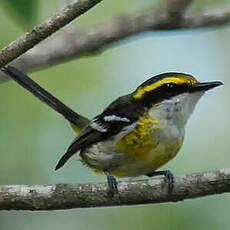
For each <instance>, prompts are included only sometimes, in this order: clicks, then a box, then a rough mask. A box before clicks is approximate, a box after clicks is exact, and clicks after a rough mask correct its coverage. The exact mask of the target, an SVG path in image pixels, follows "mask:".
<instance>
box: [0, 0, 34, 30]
mask: <svg viewBox="0 0 230 230" xmlns="http://www.w3.org/2000/svg"><path fill="white" fill-rule="evenodd" d="M1 1H2V2H4V3H5V5H6V6H9V10H11V11H12V12H13V14H14V15H15V16H16V17H17V19H19V20H21V23H22V24H23V25H24V26H30V25H31V24H33V22H34V21H35V19H36V15H37V6H38V4H37V3H38V0H1Z"/></svg>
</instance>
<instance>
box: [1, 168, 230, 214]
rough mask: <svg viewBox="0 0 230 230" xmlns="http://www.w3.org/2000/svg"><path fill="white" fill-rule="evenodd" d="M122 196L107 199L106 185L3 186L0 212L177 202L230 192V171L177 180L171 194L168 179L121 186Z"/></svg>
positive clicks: (195, 175) (154, 179)
mask: <svg viewBox="0 0 230 230" xmlns="http://www.w3.org/2000/svg"><path fill="white" fill-rule="evenodd" d="M118 190H119V192H118V194H116V195H115V196H114V197H113V198H111V197H109V196H108V195H107V185H106V184H104V183H92V184H91V183H89V184H55V185H1V186H0V210H34V211H35V210H57V209H71V208H88V207H102V206H121V205H137V204H153V203H163V202H177V201H182V200H185V199H191V198H198V197H203V196H208V195H214V194H220V193H226V192H230V168H228V169H221V170H218V171H213V172H206V173H196V174H191V175H182V176H176V177H175V183H174V188H173V190H172V191H171V192H169V190H168V184H167V182H166V181H165V180H164V179H160V178H159V179H156V178H151V179H149V180H139V181H132V182H119V183H118Z"/></svg>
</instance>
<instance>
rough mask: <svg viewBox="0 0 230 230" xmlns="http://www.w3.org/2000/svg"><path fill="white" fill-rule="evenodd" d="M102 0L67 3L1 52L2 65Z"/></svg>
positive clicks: (0, 62) (0, 61)
mask: <svg viewBox="0 0 230 230" xmlns="http://www.w3.org/2000/svg"><path fill="white" fill-rule="evenodd" d="M100 1H101V0H78V1H76V2H75V3H72V4H69V5H67V6H66V7H65V8H64V9H62V10H61V11H60V12H59V13H56V14H55V15H54V16H52V17H51V18H49V19H48V20H46V21H44V22H43V23H41V24H40V25H38V26H36V27H34V28H33V29H32V30H31V31H30V32H28V33H26V34H24V35H22V36H21V37H19V38H18V39H16V40H15V41H13V42H12V43H10V44H9V45H8V46H7V47H5V48H4V49H3V50H2V51H1V52H0V67H3V66H4V65H6V64H7V63H9V62H10V61H12V60H13V59H15V58H17V57H18V56H20V55H21V54H23V53H25V52H26V51H27V50H29V49H31V48H32V47H34V46H35V45H36V44H38V43H39V42H41V41H42V40H44V39H45V38H47V37H48V36H50V35H51V34H53V33H54V32H56V31H57V30H59V29H60V28H62V27H63V26H65V25H66V24H68V23H70V22H71V21H72V20H73V19H75V18H76V17H78V16H80V15H81V14H83V13H85V12H86V11H87V10H89V9H90V8H91V7H93V6H95V5H96V4H97V3H99V2H100Z"/></svg>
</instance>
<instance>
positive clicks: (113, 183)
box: [104, 171, 118, 197]
mask: <svg viewBox="0 0 230 230" xmlns="http://www.w3.org/2000/svg"><path fill="white" fill-rule="evenodd" d="M104 173H105V175H106V177H107V183H108V195H109V196H110V197H113V196H114V194H115V193H118V188H117V180H116V178H115V177H114V176H113V175H111V174H110V173H109V172H108V171H104Z"/></svg>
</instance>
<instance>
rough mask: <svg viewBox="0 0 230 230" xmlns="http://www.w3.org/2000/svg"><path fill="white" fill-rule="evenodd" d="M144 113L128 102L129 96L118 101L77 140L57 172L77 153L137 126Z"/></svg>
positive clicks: (62, 160)
mask: <svg viewBox="0 0 230 230" xmlns="http://www.w3.org/2000/svg"><path fill="white" fill-rule="evenodd" d="M128 96H129V95H128ZM127 111H128V113H127ZM142 112H143V111H142V110H140V109H139V108H138V107H137V106H136V107H135V106H133V104H132V103H130V100H127V96H124V97H121V98H119V99H117V101H115V102H113V103H112V104H111V105H110V106H109V107H108V108H107V109H106V110H105V111H104V112H103V113H102V114H101V115H99V116H97V117H96V118H94V119H93V120H92V121H91V122H90V123H89V125H88V126H87V127H85V128H84V129H83V130H82V132H81V133H80V135H79V136H78V137H77V138H75V140H74V141H73V142H72V144H71V145H70V146H69V148H68V149H67V152H66V153H65V154H64V155H63V156H62V158H61V159H60V160H59V161H58V164H57V166H56V168H55V170H57V169H59V168H61V167H62V166H63V165H64V164H65V163H66V162H67V161H68V159H69V158H70V157H71V156H73V155H74V154H75V153H76V152H78V151H81V150H84V149H86V148H88V147H90V146H92V145H93V144H96V143H98V142H100V141H104V140H106V139H108V138H110V137H112V136H114V135H116V134H118V133H119V132H120V131H122V130H123V129H125V128H126V127H129V126H130V125H132V124H135V123H136V121H137V119H138V117H139V116H140V113H142ZM127 115H128V116H127Z"/></svg>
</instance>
